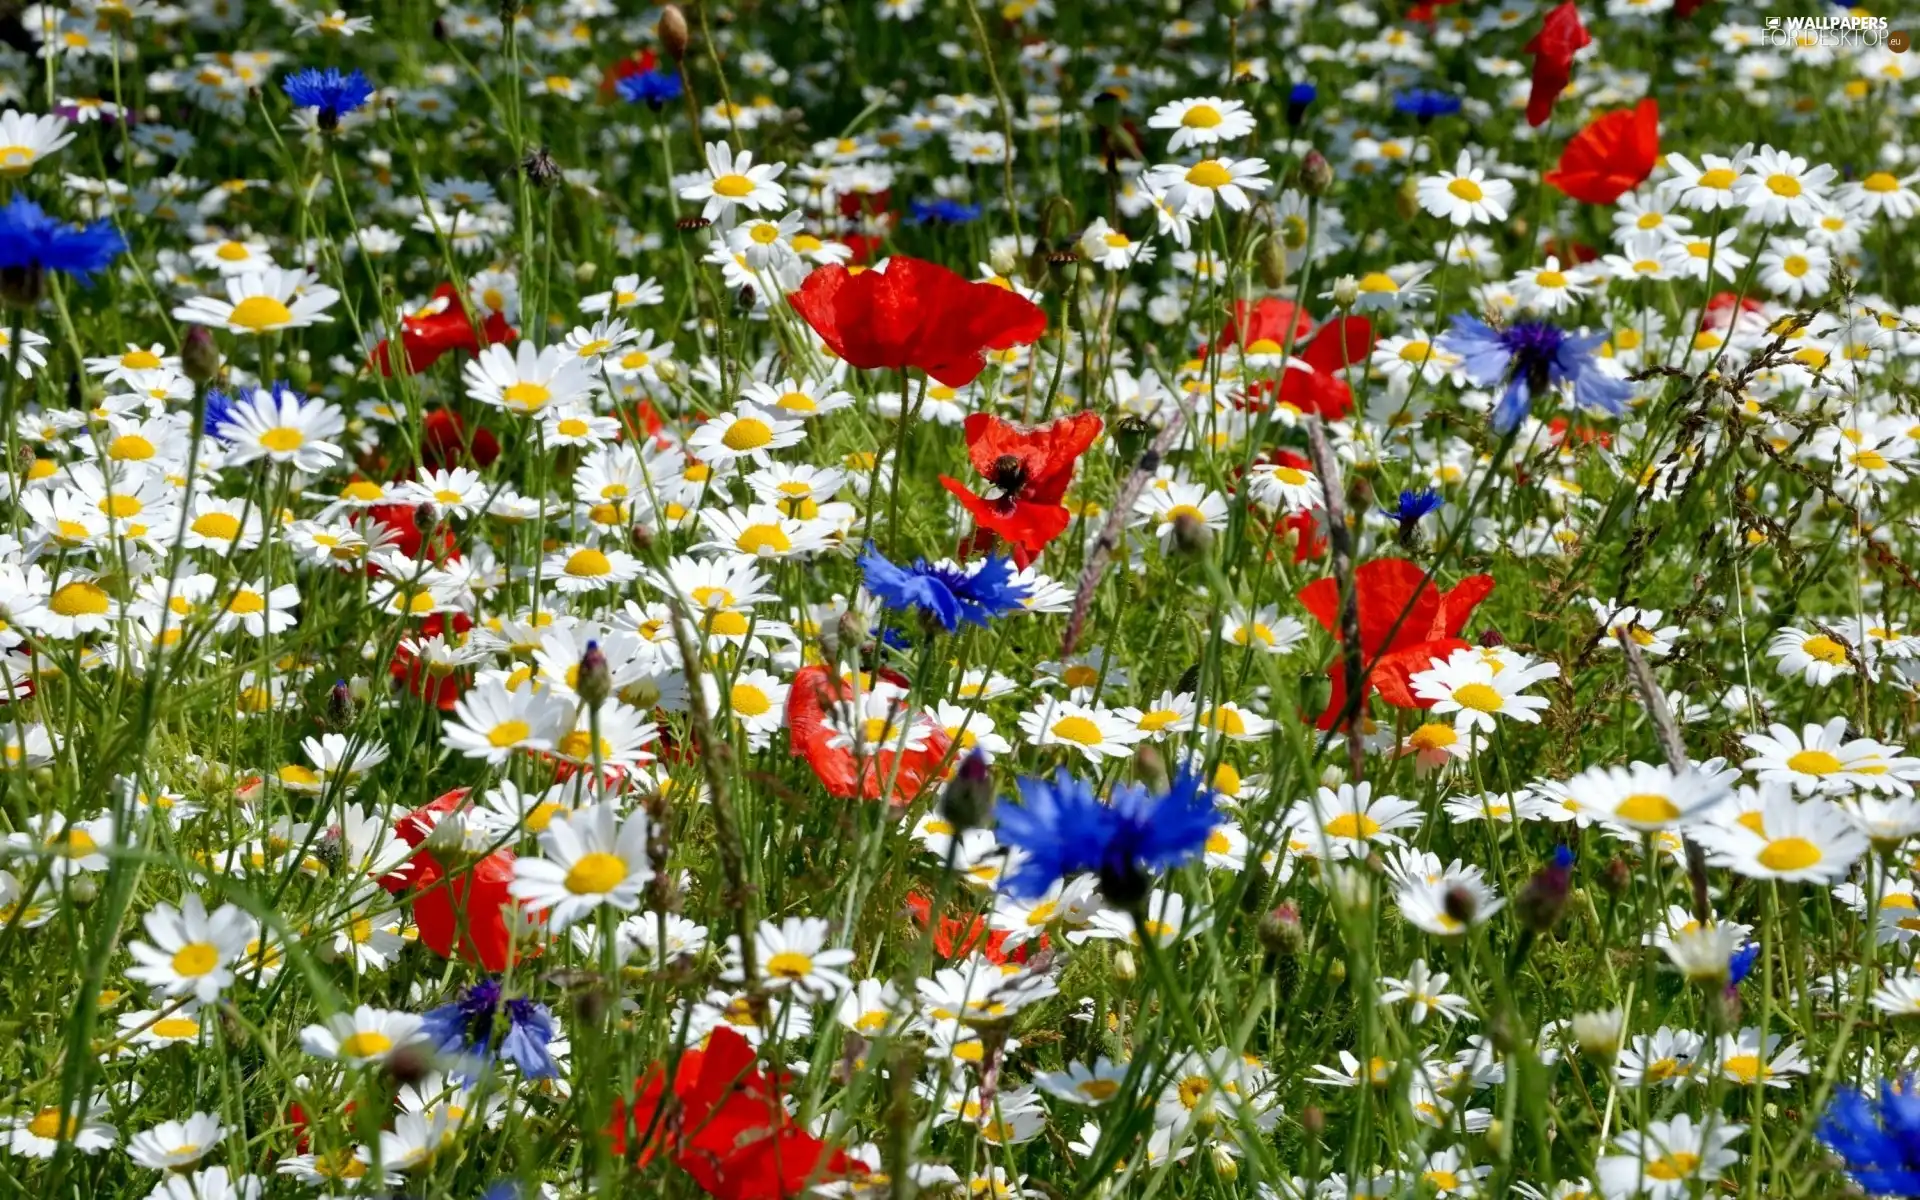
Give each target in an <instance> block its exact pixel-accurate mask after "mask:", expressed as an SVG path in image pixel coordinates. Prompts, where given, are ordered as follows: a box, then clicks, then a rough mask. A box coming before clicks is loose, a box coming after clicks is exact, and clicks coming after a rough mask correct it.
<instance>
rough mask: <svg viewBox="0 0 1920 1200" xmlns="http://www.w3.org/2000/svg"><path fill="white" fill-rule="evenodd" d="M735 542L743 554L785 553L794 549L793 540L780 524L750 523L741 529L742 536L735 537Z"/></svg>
mask: <svg viewBox="0 0 1920 1200" xmlns="http://www.w3.org/2000/svg"><path fill="white" fill-rule="evenodd" d="M733 544H734V546H735V547H737V548H738V549H739V550H740V552H741V553H742V554H759V553H761V552H762V551H772V552H773V553H775V554H785V553H786V552H787V551H789V550H791V549H793V542H792V541H791V540H790V539H789V538H788V537H787V534H786V531H785V530H783V529H781V528H780V527H779V526H778V525H765V524H762V525H749V526H747V527H746V528H745V529H742V530H741V531H740V536H739V537H737V538H735V539H734V541H733Z"/></svg>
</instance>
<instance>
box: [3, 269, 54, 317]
mask: <svg viewBox="0 0 1920 1200" xmlns="http://www.w3.org/2000/svg"><path fill="white" fill-rule="evenodd" d="M46 294H47V270H46V268H45V267H43V266H41V265H40V264H39V263H28V264H26V265H25V266H19V267H0V300H4V301H5V302H6V303H8V304H11V305H12V306H13V307H15V308H33V307H35V306H36V305H38V304H39V303H40V301H41V299H42V298H44V297H45V296H46Z"/></svg>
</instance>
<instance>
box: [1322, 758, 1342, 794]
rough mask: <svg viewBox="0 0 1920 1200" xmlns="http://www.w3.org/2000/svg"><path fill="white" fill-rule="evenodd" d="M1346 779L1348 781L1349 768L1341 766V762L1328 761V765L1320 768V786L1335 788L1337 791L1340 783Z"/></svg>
mask: <svg viewBox="0 0 1920 1200" xmlns="http://www.w3.org/2000/svg"><path fill="white" fill-rule="evenodd" d="M1346 781H1347V769H1346V768H1345V767H1343V766H1341V765H1340V764H1338V763H1328V764H1327V765H1326V766H1324V767H1321V768H1320V786H1321V787H1323V788H1333V789H1334V790H1336V791H1337V790H1339V787H1340V785H1341V784H1343V783H1345V782H1346Z"/></svg>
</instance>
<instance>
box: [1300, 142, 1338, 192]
mask: <svg viewBox="0 0 1920 1200" xmlns="http://www.w3.org/2000/svg"><path fill="white" fill-rule="evenodd" d="M1331 187H1333V164H1332V163H1330V162H1328V161H1327V156H1326V155H1324V154H1322V153H1320V152H1319V151H1318V150H1309V151H1307V155H1306V157H1305V158H1303V159H1301V160H1300V190H1301V191H1303V192H1305V193H1306V194H1307V195H1309V196H1324V195H1326V194H1327V191H1328V189H1330V188H1331Z"/></svg>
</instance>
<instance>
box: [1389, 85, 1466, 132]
mask: <svg viewBox="0 0 1920 1200" xmlns="http://www.w3.org/2000/svg"><path fill="white" fill-rule="evenodd" d="M1393 106H1394V107H1395V108H1397V109H1399V110H1400V111H1401V112H1403V113H1406V114H1407V115H1408V116H1410V117H1414V118H1417V119H1418V120H1419V122H1420V123H1421V124H1422V125H1425V124H1426V123H1427V122H1428V121H1431V120H1433V119H1434V118H1435V117H1450V116H1452V115H1453V114H1455V113H1457V112H1459V111H1460V97H1458V96H1456V95H1454V94H1453V93H1452V92H1442V91H1439V90H1437V89H1435V88H1409V89H1408V90H1407V91H1404V92H1401V93H1399V94H1398V95H1396V96H1394V98H1393Z"/></svg>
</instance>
